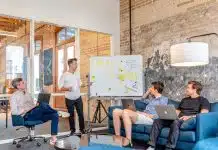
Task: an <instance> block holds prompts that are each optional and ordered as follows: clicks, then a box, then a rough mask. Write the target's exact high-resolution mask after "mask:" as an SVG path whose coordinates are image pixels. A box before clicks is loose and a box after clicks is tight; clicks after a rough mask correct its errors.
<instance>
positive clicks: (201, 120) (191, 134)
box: [108, 100, 218, 150]
mask: <svg viewBox="0 0 218 150" xmlns="http://www.w3.org/2000/svg"><path fill="white" fill-rule="evenodd" d="M168 104H170V105H174V106H175V107H176V108H177V107H178V105H179V102H176V101H173V100H169V102H168ZM135 105H136V108H137V110H139V111H140V110H142V109H144V108H145V106H146V104H145V103H143V102H141V101H135ZM115 108H120V109H122V107H121V106H111V107H109V110H108V112H109V119H108V130H109V132H110V133H112V134H114V127H113V116H112V112H113V110H114V109H115ZM210 111H211V112H210V113H208V114H207V115H205V114H199V115H197V117H196V118H193V119H190V120H187V121H185V122H184V123H183V124H182V126H181V129H180V135H179V140H178V143H177V146H176V149H182V150H190V149H192V148H193V147H194V146H195V144H196V143H197V142H198V141H199V140H203V139H205V138H208V136H209V135H210V134H213V130H214V126H210V125H209V124H210V122H208V121H212V120H214V119H213V117H214V116H218V102H217V103H211V109H210ZM216 118H218V117H216ZM207 120H208V121H207ZM216 122H218V119H217V120H216ZM217 126H218V124H217ZM151 127H152V126H150V125H133V127H132V138H133V140H140V141H144V142H146V143H147V142H148V140H149V134H150V132H151ZM216 133H218V131H217V130H216ZM121 134H122V135H123V136H124V135H125V131H124V128H123V125H122V127H121ZM168 134H169V128H163V129H162V131H161V134H160V136H159V139H158V144H159V145H165V144H166V142H167V137H168Z"/></svg>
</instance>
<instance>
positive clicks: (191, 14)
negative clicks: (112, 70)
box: [120, 0, 218, 101]
mask: <svg viewBox="0 0 218 150" xmlns="http://www.w3.org/2000/svg"><path fill="white" fill-rule="evenodd" d="M139 1H140V2H139ZM136 2H137V3H136ZM120 4H121V14H120V16H121V19H120V20H121V22H120V24H121V25H120V26H121V54H129V20H128V16H129V14H128V13H129V12H128V6H127V5H128V2H126V1H125V0H121V3H120ZM132 20H133V22H132V44H133V46H132V47H133V54H140V55H143V58H144V66H145V70H146V86H149V84H150V82H151V81H153V80H163V81H164V82H165V84H166V89H165V92H166V94H167V95H168V96H169V97H170V98H173V99H176V100H181V97H183V96H184V95H183V92H182V91H183V90H184V88H185V87H184V85H185V84H186V83H187V81H188V80H193V79H195V80H199V81H201V82H202V83H203V84H204V91H203V93H202V94H203V95H204V96H206V97H207V98H208V99H209V100H210V101H215V100H216V99H218V93H217V87H218V84H217V81H218V77H217V75H216V74H217V69H216V68H217V67H216V66H218V61H217V57H218V52H217V48H218V44H217V42H218V38H217V37H215V36H209V37H202V38H196V39H194V40H195V41H204V42H207V43H209V47H210V52H209V53H210V64H209V65H207V66H203V67H192V68H174V67H171V66H170V54H169V49H170V46H171V45H172V44H175V43H180V42H185V41H186V38H188V37H190V36H194V35H199V34H204V33H210V32H216V33H218V21H217V20H218V2H217V1H216V0H204V1H200V0H182V1H181V0H180V1H179V0H175V1H170V0H157V1H154V2H152V3H147V4H146V0H138V1H134V0H132Z"/></svg>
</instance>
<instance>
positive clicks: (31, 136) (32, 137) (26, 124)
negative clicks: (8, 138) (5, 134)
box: [12, 93, 51, 148]
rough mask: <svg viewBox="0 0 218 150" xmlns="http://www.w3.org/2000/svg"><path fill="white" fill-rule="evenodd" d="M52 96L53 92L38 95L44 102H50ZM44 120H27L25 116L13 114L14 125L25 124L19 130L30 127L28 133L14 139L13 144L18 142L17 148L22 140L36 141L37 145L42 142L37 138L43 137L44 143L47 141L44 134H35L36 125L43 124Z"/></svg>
mask: <svg viewBox="0 0 218 150" xmlns="http://www.w3.org/2000/svg"><path fill="white" fill-rule="evenodd" d="M50 96H51V94H49V93H39V95H38V100H37V101H38V102H39V103H41V102H44V103H49V100H50ZM43 123H44V122H43V121H41V120H37V121H25V120H24V118H23V117H22V116H21V115H12V125H13V126H23V127H20V128H18V129H16V131H17V130H20V129H21V128H24V127H26V128H27V129H28V135H27V136H25V137H20V138H16V139H14V140H13V144H16V147H17V148H20V147H21V144H20V143H21V142H24V141H36V145H37V146H41V143H39V142H38V141H37V139H43V141H44V143H46V142H47V139H46V138H45V137H42V136H35V135H34V129H35V126H36V125H40V124H43Z"/></svg>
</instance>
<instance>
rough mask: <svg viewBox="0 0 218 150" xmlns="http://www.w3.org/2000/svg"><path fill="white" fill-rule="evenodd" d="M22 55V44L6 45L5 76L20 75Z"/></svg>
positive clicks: (16, 76) (8, 77) (13, 76)
mask: <svg viewBox="0 0 218 150" xmlns="http://www.w3.org/2000/svg"><path fill="white" fill-rule="evenodd" d="M23 55H24V48H23V47H22V46H11V45H9V46H7V47H6V74H7V75H6V78H7V79H14V78H18V77H22V73H23V71H22V70H23V68H22V66H23Z"/></svg>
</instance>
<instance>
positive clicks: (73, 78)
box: [59, 72, 81, 100]
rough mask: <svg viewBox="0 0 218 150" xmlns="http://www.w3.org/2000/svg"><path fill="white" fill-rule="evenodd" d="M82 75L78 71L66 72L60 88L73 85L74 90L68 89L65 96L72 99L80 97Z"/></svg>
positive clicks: (61, 79)
mask: <svg viewBox="0 0 218 150" xmlns="http://www.w3.org/2000/svg"><path fill="white" fill-rule="evenodd" d="M80 85H81V81H80V77H79V75H78V74H77V73H71V72H65V73H64V74H63V75H62V76H61V78H60V81H59V88H62V87H64V88H69V87H72V91H66V92H65V97H66V98H67V99H70V100H76V99H78V98H79V97H80Z"/></svg>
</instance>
